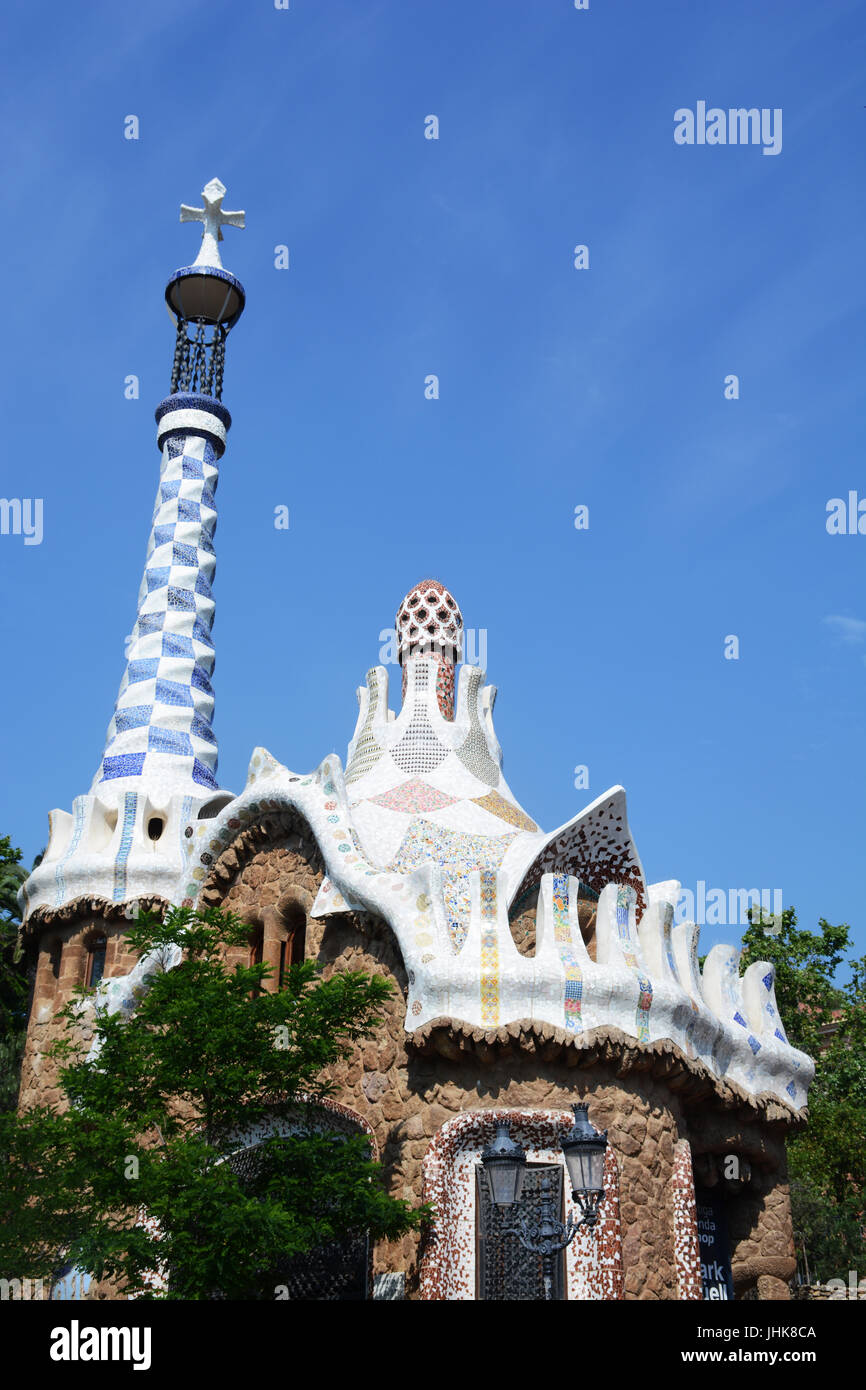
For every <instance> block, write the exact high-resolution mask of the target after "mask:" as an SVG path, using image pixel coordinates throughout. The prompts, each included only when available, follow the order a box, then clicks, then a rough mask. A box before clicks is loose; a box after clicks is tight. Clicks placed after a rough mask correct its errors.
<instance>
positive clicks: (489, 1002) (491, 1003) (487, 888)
mask: <svg viewBox="0 0 866 1390" xmlns="http://www.w3.org/2000/svg"><path fill="white" fill-rule="evenodd" d="M480 879H481V921H482V927H481V1022H482V1023H483V1024H484V1026H485V1027H490V1028H496V1027H497V1026H498V1024H499V941H498V937H497V931H496V873H495V872H491V871H490V870H484V871H482V873H481V874H480Z"/></svg>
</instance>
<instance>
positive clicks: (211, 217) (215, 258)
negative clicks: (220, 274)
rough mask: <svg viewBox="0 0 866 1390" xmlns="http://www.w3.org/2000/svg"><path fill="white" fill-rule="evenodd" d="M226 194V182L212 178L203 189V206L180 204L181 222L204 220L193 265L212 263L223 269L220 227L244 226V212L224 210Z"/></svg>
mask: <svg viewBox="0 0 866 1390" xmlns="http://www.w3.org/2000/svg"><path fill="white" fill-rule="evenodd" d="M225 195H226V189H225V184H224V183H220V181H219V179H211V181H210V183H207V184H205V186H204V188H203V189H202V194H201V196H202V198H203V199H204V207H203V208H191V207H187V205H186V203H181V205H180V220H181V222H203V223H204V230H203V231H202V234H201V246H200V247H199V253H198V255H197V256H196V258H195V260H194V261H193V265H212V266H217V267H218V268H219V269H222V261H221V260H220V253H219V246H218V245H217V243H218V242H220V241H222V239H223V234H222V232H221V231H220V228H221V227H223V226H227V227H243V225H244V214H243V213H242V212H223V198H224V197H225Z"/></svg>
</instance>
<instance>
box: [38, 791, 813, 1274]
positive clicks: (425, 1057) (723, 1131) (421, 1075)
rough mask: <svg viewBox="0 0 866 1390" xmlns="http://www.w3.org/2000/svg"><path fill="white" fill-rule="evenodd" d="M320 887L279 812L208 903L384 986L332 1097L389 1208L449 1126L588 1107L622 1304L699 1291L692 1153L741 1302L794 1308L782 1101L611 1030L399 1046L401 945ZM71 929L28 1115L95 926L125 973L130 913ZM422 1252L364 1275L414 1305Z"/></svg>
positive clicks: (257, 831)
mask: <svg viewBox="0 0 866 1390" xmlns="http://www.w3.org/2000/svg"><path fill="white" fill-rule="evenodd" d="M322 877H323V865H322V860H321V856H320V854H319V851H318V848H317V846H316V844H315V841H314V838H313V836H312V834H311V832H310V830H309V828H308V827H307V826H306V824H305V823H304V822H303V821H302V819H301V818H300V817H298V816H297V815H296V814H294V813H292V814H291V815H290V814H275V815H273V816H272V817H270V818H268V819H266V820H265V821H263V822H262V823H261V824H259V825H257V826H254V827H252V828H250V829H247V830H245V831H243V832H242V833H240V834H239V835H238V838H237V839H236V840H235V841H234V843H233V844H232V845H231V846H230V847H229V848H227V849H226V850H225V851H224V852H223V854H222V855H221V856H220V858H219V859H218V860H217V862H216V863H215V864H214V865H213V866H212V869H211V872H210V876H209V878H208V879H207V881H206V883H205V884H204V886H203V890H202V894H201V899H200V900H201V902H202V903H203V904H204V905H219V906H221V907H223V908H225V909H226V910H231V911H232V912H235V913H237V914H238V915H240V916H241V917H243V918H244V919H245V920H247V921H249V922H250V925H251V942H255V941H256V940H258V942H259V949H260V950H261V953H262V959H264V960H267V961H268V962H269V963H271V964H272V965H273V966H274V968H275V970H277V969H278V967H279V964H280V961H281V960H282V961H285V960H287V959H289V958H297V956H298V953H299V951H300V950H301V949H302V950H303V953H304V954H305V955H306V957H307V958H312V959H315V960H317V961H318V962H319V964H320V965H321V967H322V970H323V974H324V976H325V978H328V977H329V976H330V975H331V974H332V973H333V972H334V971H345V970H362V971H365V972H367V973H370V974H378V975H384V976H386V977H387V978H388V979H389V980H391V981H392V982H393V984H394V993H393V996H392V998H391V1000H390V1001H389V1002H388V1004H387V1006H386V1008H385V1011H384V1012H385V1021H384V1024H383V1026H382V1030H381V1033H380V1034H379V1036H377V1037H376V1038H375V1039H373V1040H370V1041H367V1042H365V1043H363V1044H362V1045H360V1046H358V1047H357V1048H356V1049H355V1051H354V1053H353V1055H352V1056H351V1057H350V1058H348V1059H347V1060H346V1061H344V1062H342V1063H340V1064H339V1065H338V1066H337V1067H335V1068H334V1069H333V1072H332V1080H333V1082H334V1083H335V1091H334V1100H335V1101H337V1102H339V1103H340V1104H341V1105H343V1106H345V1107H347V1108H348V1109H349V1110H350V1111H352V1112H353V1113H354V1114H355V1115H357V1116H358V1117H359V1119H360V1121H361V1122H362V1123H363V1125H364V1126H365V1127H369V1129H370V1130H371V1132H372V1134H373V1136H374V1137H375V1141H376V1145H377V1148H378V1152H379V1157H380V1160H381V1162H382V1164H383V1168H384V1172H385V1178H386V1181H387V1183H388V1186H389V1188H390V1190H391V1192H392V1193H393V1195H395V1196H397V1197H402V1198H405V1199H406V1200H407V1201H410V1202H412V1203H418V1202H419V1201H421V1200H422V1198H423V1197H424V1196H425V1193H424V1190H423V1182H422V1163H423V1161H424V1159H425V1155H426V1154H427V1153H428V1150H429V1148H430V1145H431V1141H432V1140H433V1138H434V1136H436V1135H437V1134H439V1132H440V1131H441V1130H442V1127H443V1126H444V1125H446V1124H447V1123H448V1122H449V1121H453V1120H454V1119H455V1117H457V1116H458V1115H461V1114H463V1113H465V1112H467V1111H482V1110H492V1109H498V1110H507V1111H517V1110H521V1111H532V1112H541V1111H544V1112H550V1111H555V1112H568V1111H569V1108H570V1106H571V1105H572V1104H573V1103H574V1102H576V1101H578V1100H585V1101H588V1102H589V1114H590V1118H591V1119H592V1121H593V1123H594V1124H595V1125H596V1126H597V1127H598V1128H599V1129H607V1131H608V1141H609V1146H610V1153H611V1155H612V1161H613V1162H614V1163H615V1165H616V1166H615V1170H613V1171H614V1172H615V1176H616V1177H617V1179H618V1193H619V1203H620V1213H619V1215H620V1221H621V1257H620V1256H619V1255H618V1257H617V1258H618V1259H619V1258H621V1270H620V1272H619V1275H618V1280H619V1282H618V1283H617V1287H618V1288H621V1296H622V1297H624V1298H626V1299H650V1300H652V1299H677V1298H680V1297H685V1296H687V1297H694V1296H695V1294H694V1290H693V1285H694V1279H693V1277H692V1279H691V1282H690V1279H689V1275H688V1270H686V1271H685V1273H684V1266H683V1260H684V1259H686V1260H688V1259H690V1258H692V1256H690V1255H689V1254H688V1251H689V1250H693V1249H694V1248H696V1247H694V1245H693V1243H692V1242H691V1238H690V1236H689V1233H688V1231H686V1232H685V1234H684V1233H683V1228H682V1223H683V1212H687V1211H688V1210H689V1206H688V1193H687V1191H686V1192H684V1189H683V1172H684V1168H683V1164H684V1159H683V1154H684V1153H687V1154H690V1155H691V1160H692V1162H693V1164H694V1169H695V1174H696V1179H697V1180H698V1181H699V1182H700V1183H701V1184H702V1185H708V1184H709V1185H711V1184H712V1183H714V1182H723V1183H726V1184H727V1186H726V1191H727V1193H728V1214H729V1228H730V1235H731V1245H732V1257H733V1273H734V1281H735V1291H736V1294H737V1296H740V1295H742V1294H743V1293H745V1292H747V1291H748V1290H751V1289H753V1288H755V1287H757V1291H758V1296H759V1297H762V1298H786V1297H788V1285H787V1280H788V1279H790V1278H791V1277H792V1276H793V1274H794V1272H795V1259H794V1248H793V1237H792V1230H791V1216H790V1207H789V1200H788V1188H787V1177H786V1168H785V1151H784V1139H785V1135H786V1133H788V1132H790V1127H791V1124H792V1122H796V1117H794V1116H793V1114H792V1112H790V1111H788V1110H787V1109H786V1108H785V1107H784V1106H782V1105H779V1104H778V1103H776V1102H770V1101H767V1102H766V1103H764V1104H761V1103H758V1104H756V1103H755V1102H754V1101H752V1100H751V1099H750V1098H749V1097H747V1096H746V1095H745V1093H743V1092H741V1091H739V1090H738V1088H736V1087H732V1086H727V1085H724V1084H721V1083H719V1082H718V1081H717V1080H715V1079H714V1078H712V1077H711V1076H710V1075H709V1074H708V1073H706V1072H705V1071H703V1069H702V1068H700V1067H699V1066H697V1065H696V1064H694V1063H691V1062H689V1061H688V1059H686V1058H685V1057H684V1055H683V1054H682V1053H681V1052H679V1050H678V1049H677V1048H676V1047H675V1046H674V1045H673V1044H671V1043H655V1044H653V1045H652V1046H649V1047H647V1046H639V1045H638V1044H636V1043H635V1042H634V1041H633V1040H631V1039H628V1038H626V1037H625V1035H623V1034H621V1033H618V1031H617V1030H615V1029H597V1030H595V1032H594V1033H592V1034H590V1035H585V1036H581V1037H580V1038H579V1039H577V1040H575V1039H573V1038H572V1037H570V1036H568V1035H566V1034H565V1033H563V1032H561V1031H560V1030H557V1029H552V1028H549V1027H546V1026H536V1025H530V1024H529V1023H518V1024H512V1025H509V1026H508V1027H506V1028H500V1029H497V1030H494V1031H490V1032H484V1031H482V1030H480V1029H469V1028H465V1027H462V1026H461V1025H459V1024H456V1023H454V1022H453V1021H451V1020H448V1019H442V1020H434V1022H433V1023H431V1024H428V1025H427V1026H426V1028H424V1029H421V1030H418V1031H417V1032H416V1033H414V1034H407V1033H406V1031H405V1028H404V1021H405V999H406V993H407V984H408V981H407V978H406V972H405V969H404V965H403V962H402V959H401V956H400V952H399V949H398V946H397V942H396V940H395V938H394V936H393V933H392V932H391V930H390V928H389V927H388V925H387V923H385V922H384V921H382V920H378V919H372V918H371V917H370V916H368V915H366V914H357V915H356V914H349V913H346V914H342V915H337V916H331V917H328V918H325V919H320V920H313V919H311V918H310V916H309V913H310V909H311V907H312V904H313V902H314V899H315V896H316V893H317V891H318V889H319V886H320V885H321V882H322ZM94 906H95V905H94ZM75 907H76V905H75V904H73V905H72V908H75ZM66 914H67V915H66V916H65V917H64V918H63V920H52V921H50V922H47V923H45V924H44V925H43V926H42V927H41V932H42V948H41V950H40V961H39V971H38V974H37V981H36V989H35V996H34V1004H33V1014H32V1018H31V1024H30V1030H29V1034H28V1041H27V1052H26V1055H25V1067H24V1076H23V1079H22V1103H23V1104H27V1103H29V1102H30V1101H31V1100H32V1099H33V1098H35V1097H37V1096H38V1097H39V1098H40V1099H52V1098H55V1097H56V1090H55V1089H54V1088H53V1085H52V1079H51V1076H50V1073H49V1070H48V1067H47V1064H46V1063H45V1062H44V1061H43V1060H42V1053H43V1050H44V1047H45V1046H46V1045H47V1043H48V1042H49V1041H50V1040H51V1038H52V1037H53V1035H54V1030H55V1029H56V1025H54V1024H53V1023H52V1022H51V1020H50V1015H51V1013H52V1012H53V1009H55V1008H56V1007H58V1006H59V1002H60V1001H61V999H62V996H63V995H64V993H65V992H68V990H69V989H70V988H71V987H72V985H73V984H74V983H78V982H79V980H80V979H81V978H83V975H82V972H83V969H84V963H83V954H84V953H85V952H86V949H87V940H88V933H93V932H94V931H95V930H98V929H101V930H104V931H105V932H106V934H107V936H108V951H107V955H106V969H105V973H106V975H107V976H109V975H116V974H122V973H124V972H125V971H126V970H128V969H129V968H130V967H131V965H132V964H133V961H132V959H131V957H129V955H128V953H125V952H124V949H123V927H124V919H123V917H122V916H107V915H106V914H105V912H103V915H102V917H101V918H100V917H99V916H98V915H97V914H95V913H94V912H93V911H92V910H91V911H88V910H86V906H85V905H83V906H82V907H81V910H80V911H71V910H69V909H67V910H66ZM587 925H589V923H588V924H587ZM530 927H531V924H530V922H529V921H528V920H526V919H524V921H523V922H521V923H520V927H519V931H520V933H521V936H522V934H523V931H524V930H526V932H527V936H529V935H530ZM56 939H62V942H63V950H62V953H61V967H60V975H59V978H56V977H55V976H54V974H53V973H52V971H53V968H54V967H53V965H52V961H56V948H55V947H54V944H53V943H54V942H55V940H56ZM52 949H54V950H55V955H54V956H53V957H52V954H51V952H52ZM684 1145H687V1146H688V1149H687V1150H686V1149H684ZM730 1155H734V1156H736V1157H737V1159H738V1161H739V1163H740V1172H741V1174H743V1175H744V1177H743V1180H742V1181H740V1183H739V1184H734V1185H731V1184H730V1183H728V1181H727V1179H725V1178H724V1176H723V1175H722V1174H723V1171H724V1170H723V1168H722V1167H721V1166H720V1165H721V1161H722V1160H723V1159H724V1158H725V1157H727V1156H730ZM675 1178H676V1179H677V1181H676V1182H675ZM686 1186H687V1184H686ZM692 1210H693V1204H692ZM426 1239H428V1240H429V1235H428V1236H427V1237H426ZM424 1242H425V1236H423V1235H422V1236H420V1237H419V1236H416V1235H412V1236H406V1237H404V1238H403V1239H402V1240H401V1241H398V1242H394V1243H390V1244H389V1243H381V1244H380V1245H379V1246H377V1248H376V1250H375V1252H374V1273H375V1274H381V1273H388V1272H395V1273H401V1274H403V1275H404V1276H405V1281H406V1282H405V1291H406V1296H407V1297H409V1298H418V1297H420V1296H422V1295H421V1292H420V1290H421V1289H422V1285H423V1281H422V1273H423V1260H424V1255H425V1249H424ZM683 1251H686V1254H685V1255H684V1254H683ZM683 1290H687V1292H683ZM688 1290H691V1292H688ZM618 1296H619V1295H618Z"/></svg>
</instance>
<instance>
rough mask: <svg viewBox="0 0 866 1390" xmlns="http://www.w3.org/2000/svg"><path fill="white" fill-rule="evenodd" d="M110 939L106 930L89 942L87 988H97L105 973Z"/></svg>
mask: <svg viewBox="0 0 866 1390" xmlns="http://www.w3.org/2000/svg"><path fill="white" fill-rule="evenodd" d="M107 946H108V940H107V938H106V936H105V933H104V932H98V933H97V934H96V936H92V937H91V938H90V940H89V941H88V943H87V960H86V964H85V967H84V984H85V988H87V989H95V988H96V986H97V985H98V984H99V982H100V980H101V979H102V977H103V975H104V974H105V952H106V948H107Z"/></svg>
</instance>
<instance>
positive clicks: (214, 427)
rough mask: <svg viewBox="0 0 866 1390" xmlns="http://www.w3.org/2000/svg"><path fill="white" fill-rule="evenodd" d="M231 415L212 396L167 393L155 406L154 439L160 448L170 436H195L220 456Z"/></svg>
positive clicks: (224, 444) (229, 425)
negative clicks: (205, 442) (155, 427)
mask: <svg viewBox="0 0 866 1390" xmlns="http://www.w3.org/2000/svg"><path fill="white" fill-rule="evenodd" d="M231 423H232V417H231V415H230V414H229V412H228V411H227V410H226V408H225V406H224V405H223V404H222V401H218V400H216V399H215V397H213V396H183V395H180V394H178V395H175V396H168V397H166V399H165V400H164V401H161V402H160V404H159V405H158V406H157V408H156V425H157V430H156V440H157V444H158V445H159V447H160V449H162V448H164V447H165V442H166V440H167V439H170V438H171V437H172V436H186V435H197V436H199V437H200V438H202V439H206V440H207V441H208V443H209V444H211V445H213V448H214V449H215V450H216V455H217V458H222V456H223V453H224V452H225V447H226V435H227V434H228V431H229V429H230V428H231Z"/></svg>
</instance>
